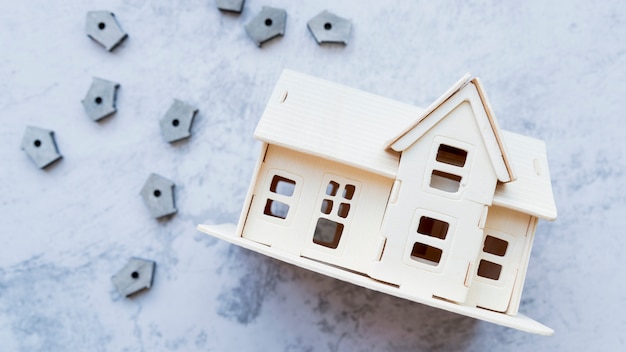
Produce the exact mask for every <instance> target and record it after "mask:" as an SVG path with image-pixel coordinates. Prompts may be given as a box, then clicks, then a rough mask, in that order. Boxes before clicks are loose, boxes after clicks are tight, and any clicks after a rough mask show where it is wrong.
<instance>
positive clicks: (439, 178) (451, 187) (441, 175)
mask: <svg viewBox="0 0 626 352" xmlns="http://www.w3.org/2000/svg"><path fill="white" fill-rule="evenodd" d="M430 187H432V188H436V189H438V190H442V191H444V192H449V193H455V192H457V191H458V190H459V187H461V176H458V175H453V174H449V173H447V172H443V171H439V170H433V174H432V175H431V177H430Z"/></svg>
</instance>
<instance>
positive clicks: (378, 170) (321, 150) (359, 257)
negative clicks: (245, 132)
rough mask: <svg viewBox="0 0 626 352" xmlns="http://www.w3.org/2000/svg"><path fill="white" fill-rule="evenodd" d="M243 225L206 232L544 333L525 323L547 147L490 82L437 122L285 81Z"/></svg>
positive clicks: (546, 186) (287, 75)
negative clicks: (500, 107)
mask: <svg viewBox="0 0 626 352" xmlns="http://www.w3.org/2000/svg"><path fill="white" fill-rule="evenodd" d="M255 137H256V138H257V139H259V140H261V141H262V142H263V146H262V150H261V155H260V158H259V161H258V164H257V167H256V170H255V173H254V176H253V179H252V183H251V185H250V190H249V192H248V195H247V197H246V200H245V204H244V207H243V211H242V215H241V218H240V221H239V224H238V226H236V227H235V226H233V225H220V226H208V225H200V226H199V229H200V230H201V231H203V232H206V233H208V234H211V235H214V236H217V237H219V238H222V239H225V240H227V241H230V242H232V243H235V244H238V245H240V246H243V247H245V248H249V249H251V250H255V251H257V252H260V253H263V254H266V255H269V256H271V257H274V258H277V259H280V260H283V261H286V262H289V263H292V264H295V265H298V266H301V267H303V268H306V269H310V270H314V271H317V272H319V273H322V274H325V275H329V276H332V277H335V278H338V279H341V280H344V281H348V282H351V283H354V284H357V285H360V286H363V287H367V288H370V289H373V290H377V291H381V292H385V293H388V294H392V295H395V296H398V297H402V298H405V299H409V300H412V301H416V302H420V303H424V304H428V305H430V306H433V307H437V308H441V309H445V310H448V311H452V312H456V313H459V314H464V315H467V316H471V317H474V318H478V319H482V320H486V321H490V322H493V323H497V324H501V325H505V326H509V327H513V328H516V329H520V330H524V331H528V332H533V333H537V334H543V335H550V334H552V333H553V330H552V329H550V328H548V327H546V326H544V325H542V324H540V323H538V322H536V321H534V320H532V319H530V318H527V317H525V316H524V315H522V314H520V313H518V308H519V303H520V298H521V293H522V288H523V284H524V279H525V276H526V269H527V266H528V260H529V257H530V251H531V247H532V242H533V238H534V234H535V229H536V226H537V222H538V219H539V218H542V219H546V220H554V219H555V218H556V207H555V203H554V198H553V195H552V186H551V182H550V174H549V171H548V162H547V157H546V151H545V145H544V143H543V142H541V141H539V140H536V139H533V138H529V137H525V136H521V135H518V134H515V133H511V132H506V131H503V130H501V129H500V128H499V127H498V123H497V121H496V118H495V115H494V113H493V110H492V109H491V106H490V104H489V102H488V101H487V97H486V95H485V93H484V91H483V89H482V87H481V84H480V81H479V80H478V79H477V78H473V79H471V78H470V76H469V75H466V76H465V77H463V78H462V79H461V80H460V81H458V82H457V83H456V84H455V85H454V86H452V88H450V89H449V90H448V91H447V92H446V93H445V94H444V95H443V96H441V97H440V98H439V99H438V100H437V101H435V102H434V103H433V104H432V105H431V106H429V107H428V108H427V109H425V110H424V109H421V108H418V107H415V106H410V105H406V104H402V103H399V102H395V101H392V100H389V99H386V98H382V97H379V96H376V95H373V94H369V93H365V92H362V91H358V90H355V89H351V88H347V87H343V86H340V85H337V84H334V83H330V82H326V81H323V80H320V79H316V78H312V77H309V76H305V75H302V74H298V73H295V72H291V71H285V72H284V73H283V74H282V76H281V78H280V80H279V82H278V84H277V86H276V88H275V90H274V92H273V94H272V96H271V98H270V102H269V103H268V105H267V107H266V110H265V112H264V113H263V116H262V118H261V120H260V122H259V124H258V126H257V129H256V132H255Z"/></svg>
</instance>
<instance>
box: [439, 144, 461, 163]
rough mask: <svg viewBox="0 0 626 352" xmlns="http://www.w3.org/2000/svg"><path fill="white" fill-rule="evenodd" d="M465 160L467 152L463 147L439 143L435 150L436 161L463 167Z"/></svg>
mask: <svg viewBox="0 0 626 352" xmlns="http://www.w3.org/2000/svg"><path fill="white" fill-rule="evenodd" d="M466 160H467V152H466V151H465V150H463V149H459V148H455V147H452V146H449V145H446V144H441V145H439V149H438V150H437V161H439V162H441V163H445V164H449V165H454V166H459V167H463V166H464V165H465V161H466Z"/></svg>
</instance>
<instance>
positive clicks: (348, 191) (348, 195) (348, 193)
mask: <svg viewBox="0 0 626 352" xmlns="http://www.w3.org/2000/svg"><path fill="white" fill-rule="evenodd" d="M355 190H356V187H354V185H346V188H344V189H343V197H344V198H345V199H347V200H350V199H352V197H354V191H355Z"/></svg>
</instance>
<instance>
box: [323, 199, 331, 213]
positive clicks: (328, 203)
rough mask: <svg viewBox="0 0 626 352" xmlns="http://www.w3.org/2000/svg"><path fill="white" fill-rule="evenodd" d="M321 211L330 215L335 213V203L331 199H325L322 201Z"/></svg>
mask: <svg viewBox="0 0 626 352" xmlns="http://www.w3.org/2000/svg"><path fill="white" fill-rule="evenodd" d="M320 211H321V212H322V213H324V214H330V213H331V212H332V211H333V201H332V200H330V199H324V200H323V201H322V209H320Z"/></svg>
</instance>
